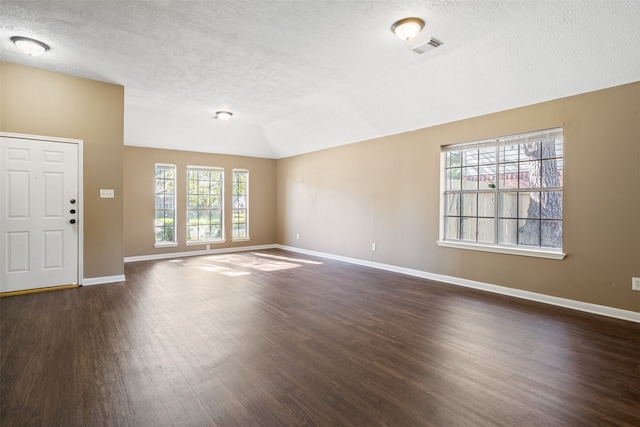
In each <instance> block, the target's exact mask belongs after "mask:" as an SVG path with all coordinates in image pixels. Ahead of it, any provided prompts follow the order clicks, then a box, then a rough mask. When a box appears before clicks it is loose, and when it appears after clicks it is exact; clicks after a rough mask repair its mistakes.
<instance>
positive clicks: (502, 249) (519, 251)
mask: <svg viewBox="0 0 640 427" xmlns="http://www.w3.org/2000/svg"><path fill="white" fill-rule="evenodd" d="M438 246H441V247H445V248H456V249H468V250H472V251H481V252H494V253H499V254H507V255H521V256H530V257H537V258H547V259H557V260H561V259H564V257H565V256H567V254H565V253H564V252H562V251H560V250H557V251H555V250H552V249H535V248H531V249H529V248H522V247H507V246H497V245H483V244H479V243H471V242H452V241H448V240H447V241H445V240H438Z"/></svg>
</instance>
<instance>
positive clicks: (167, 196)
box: [154, 163, 176, 246]
mask: <svg viewBox="0 0 640 427" xmlns="http://www.w3.org/2000/svg"><path fill="white" fill-rule="evenodd" d="M175 205H176V167H175V165H165V164H161V163H158V164H156V190H155V206H156V209H155V211H156V214H155V222H154V226H155V236H156V237H155V246H175V245H176V208H175Z"/></svg>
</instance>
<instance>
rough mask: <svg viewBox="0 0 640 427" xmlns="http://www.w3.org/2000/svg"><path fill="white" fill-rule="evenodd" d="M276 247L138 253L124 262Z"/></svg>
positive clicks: (239, 247) (260, 246)
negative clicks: (150, 253)
mask: <svg viewBox="0 0 640 427" xmlns="http://www.w3.org/2000/svg"><path fill="white" fill-rule="evenodd" d="M277 247H278V245H258V246H237V247H232V248H220V249H209V250H206V249H205V250H202V251H188V252H171V253H164V254H152V255H139V256H129V257H125V258H124V262H136V261H152V260H156V259H169V258H182V257H187V256H199V255H213V254H226V253H230V252H245V251H260V250H263V249H274V248H277Z"/></svg>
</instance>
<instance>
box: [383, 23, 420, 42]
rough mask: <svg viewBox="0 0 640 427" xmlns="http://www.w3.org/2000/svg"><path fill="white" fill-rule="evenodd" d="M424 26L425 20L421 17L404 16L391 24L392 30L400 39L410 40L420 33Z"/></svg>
mask: <svg viewBox="0 0 640 427" xmlns="http://www.w3.org/2000/svg"><path fill="white" fill-rule="evenodd" d="M423 27H424V21H423V20H422V19H420V18H404V19H401V20H399V21H398V22H396V23H395V24H393V25H392V26H391V31H393V33H394V34H395V35H396V36H397V37H398V38H399V39H400V40H404V41H409V40H411V39H412V38H414V37H415V36H417V35H418V33H419V32H420V31H422V28H423Z"/></svg>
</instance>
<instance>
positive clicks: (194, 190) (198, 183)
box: [187, 166, 224, 243]
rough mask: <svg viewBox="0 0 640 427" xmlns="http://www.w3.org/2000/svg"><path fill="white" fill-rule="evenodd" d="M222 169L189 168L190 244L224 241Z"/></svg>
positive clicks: (188, 224) (188, 228)
mask: <svg viewBox="0 0 640 427" xmlns="http://www.w3.org/2000/svg"><path fill="white" fill-rule="evenodd" d="M223 180H224V170H223V169H222V168H210V167H200V166H188V167H187V243H195V242H215V241H223V240H224V224H223V215H222V213H223Z"/></svg>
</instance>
